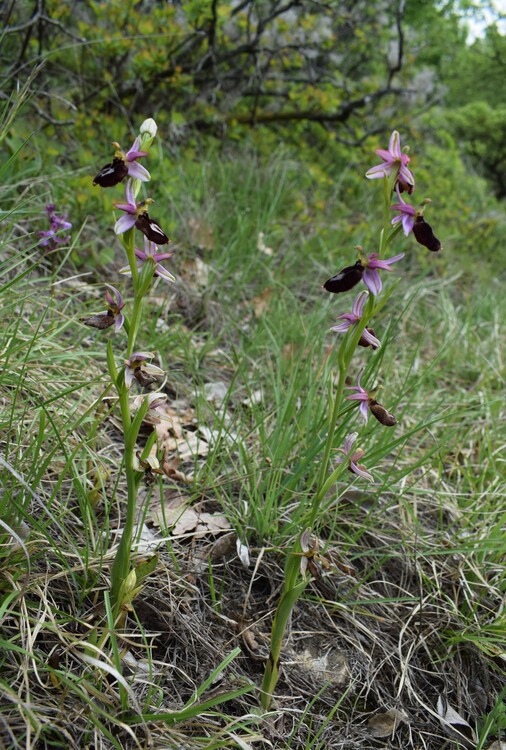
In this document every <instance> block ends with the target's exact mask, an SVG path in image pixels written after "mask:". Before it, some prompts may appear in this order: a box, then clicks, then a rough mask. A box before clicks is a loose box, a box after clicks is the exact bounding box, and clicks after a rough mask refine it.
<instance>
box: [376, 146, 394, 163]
mask: <svg viewBox="0 0 506 750" xmlns="http://www.w3.org/2000/svg"><path fill="white" fill-rule="evenodd" d="M374 151H375V153H376V154H378V156H379V157H380V159H383V161H388V162H390V161H393V159H392V154H391V153H390V151H387V150H386V149H385V148H376V149H374Z"/></svg>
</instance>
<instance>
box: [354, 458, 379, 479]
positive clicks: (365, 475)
mask: <svg viewBox="0 0 506 750" xmlns="http://www.w3.org/2000/svg"><path fill="white" fill-rule="evenodd" d="M350 468H351V470H352V471H353V472H354V473H355V474H357V475H358V476H359V477H361V478H362V479H366V480H367V481H368V482H374V478H373V475H372V474H370V473H369V472H368V471H366V470H365V469H363V468H361V467H360V466H359V465H358V464H356V463H353V461H350Z"/></svg>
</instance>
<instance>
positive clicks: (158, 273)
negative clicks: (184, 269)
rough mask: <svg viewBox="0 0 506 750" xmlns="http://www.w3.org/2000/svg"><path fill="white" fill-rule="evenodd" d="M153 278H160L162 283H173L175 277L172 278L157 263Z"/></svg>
mask: <svg viewBox="0 0 506 750" xmlns="http://www.w3.org/2000/svg"><path fill="white" fill-rule="evenodd" d="M155 276H160V278H161V279H163V280H164V281H175V280H176V277H175V276H173V275H172V274H171V273H170V271H167V269H166V268H164V267H163V266H161V265H160V264H159V263H158V264H157V266H156V270H155Z"/></svg>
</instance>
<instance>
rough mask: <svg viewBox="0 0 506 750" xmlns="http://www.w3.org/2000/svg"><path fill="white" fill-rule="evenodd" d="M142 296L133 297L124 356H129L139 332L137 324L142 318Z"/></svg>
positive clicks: (138, 324)
mask: <svg viewBox="0 0 506 750" xmlns="http://www.w3.org/2000/svg"><path fill="white" fill-rule="evenodd" d="M143 302H144V297H142V296H141V295H136V297H135V299H134V309H133V311H132V317H131V318H130V330H129V332H128V346H127V351H126V356H127V357H130V356H131V354H132V352H133V351H134V350H135V341H136V339H137V334H138V332H139V326H140V323H141V318H142V308H143Z"/></svg>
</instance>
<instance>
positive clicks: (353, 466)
mask: <svg viewBox="0 0 506 750" xmlns="http://www.w3.org/2000/svg"><path fill="white" fill-rule="evenodd" d="M357 437H358V432H352V433H351V434H350V435H348V437H347V438H346V439H345V441H344V445H343V447H342V448H339V449H338V450H339V451H340V452H341V453H342V454H343V455H342V456H338V457H337V459H336V461H337V463H338V464H342V463H344V462H345V461H347V462H348V470H349V471H351V472H353V473H354V474H357V476H359V477H361V478H362V479H365V480H366V481H367V482H374V478H373V475H372V474H371V473H370V472H369V471H367V469H366V468H365V467H364V466H361V465H360V464H359V463H358V462H359V461H360V459H361V458H363V457H364V455H365V452H364V451H363V450H362V448H358V450H356V451H355V452H354V453H352V449H353V444H354V443H355V440H356V439H357Z"/></svg>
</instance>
